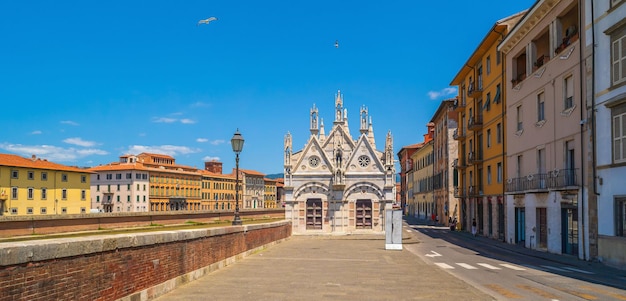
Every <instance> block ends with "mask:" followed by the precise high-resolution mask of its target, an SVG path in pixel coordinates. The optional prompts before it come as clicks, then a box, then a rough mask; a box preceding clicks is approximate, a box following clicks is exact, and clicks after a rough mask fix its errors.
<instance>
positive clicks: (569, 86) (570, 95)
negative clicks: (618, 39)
mask: <svg viewBox="0 0 626 301" xmlns="http://www.w3.org/2000/svg"><path fill="white" fill-rule="evenodd" d="M625 46H626V45H625ZM625 59H626V58H625ZM563 86H564V89H565V102H564V105H563V107H564V109H565V110H567V109H571V108H573V107H574V83H573V79H572V76H568V77H566V78H565V80H564V81H563Z"/></svg>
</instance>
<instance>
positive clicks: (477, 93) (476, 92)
mask: <svg viewBox="0 0 626 301" xmlns="http://www.w3.org/2000/svg"><path fill="white" fill-rule="evenodd" d="M467 95H468V96H469V97H471V98H480V97H481V96H482V95H483V87H482V84H480V83H479V84H478V85H477V84H476V83H474V82H471V83H470V84H469V86H467Z"/></svg>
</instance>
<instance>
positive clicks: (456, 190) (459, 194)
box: [454, 186, 466, 198]
mask: <svg viewBox="0 0 626 301" xmlns="http://www.w3.org/2000/svg"><path fill="white" fill-rule="evenodd" d="M464 196H466V195H465V190H464V189H463V187H459V186H455V187H454V197H456V198H460V197H464Z"/></svg>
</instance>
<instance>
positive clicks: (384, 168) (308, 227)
mask: <svg viewBox="0 0 626 301" xmlns="http://www.w3.org/2000/svg"><path fill="white" fill-rule="evenodd" d="M334 108H335V109H334V115H335V117H334V121H333V126H332V129H331V130H330V132H329V134H328V136H326V134H325V131H324V122H323V120H320V118H319V116H318V113H319V112H318V110H317V108H316V107H315V106H313V108H312V109H311V112H310V114H311V115H310V136H309V139H308V141H307V143H306V145H305V146H304V149H302V150H299V151H294V150H293V146H292V137H291V134H290V133H287V135H286V136H285V157H284V159H285V160H284V162H285V218H286V219H288V220H291V221H292V225H293V233H294V234H311V233H361V232H362V233H381V232H383V231H384V230H385V229H384V216H385V205H386V204H388V203H389V204H391V203H393V202H394V198H395V191H394V190H395V189H394V188H395V167H394V161H393V155H394V153H393V141H392V136H391V133H388V134H387V137H386V141H385V149H384V151H378V150H376V143H375V139H374V132H373V128H372V122H371V119H369V115H368V110H367V108H366V107H362V108H361V112H360V113H361V114H360V135H359V136H358V137H357V138H356V139H353V138H352V135H351V133H350V130H349V127H348V119H347V110H346V109H345V108H344V106H343V95H342V94H341V92H337V95H336V96H335V106H334Z"/></svg>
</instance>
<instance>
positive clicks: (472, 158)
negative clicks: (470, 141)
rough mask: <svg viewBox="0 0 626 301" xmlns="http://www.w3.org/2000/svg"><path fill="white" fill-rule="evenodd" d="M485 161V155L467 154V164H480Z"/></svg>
mask: <svg viewBox="0 0 626 301" xmlns="http://www.w3.org/2000/svg"><path fill="white" fill-rule="evenodd" d="M482 160H483V154H482V153H478V152H469V154H467V163H469V164H476V163H480V162H481V161H482Z"/></svg>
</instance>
